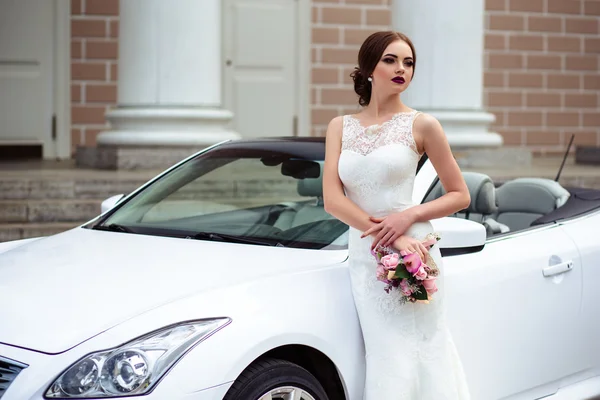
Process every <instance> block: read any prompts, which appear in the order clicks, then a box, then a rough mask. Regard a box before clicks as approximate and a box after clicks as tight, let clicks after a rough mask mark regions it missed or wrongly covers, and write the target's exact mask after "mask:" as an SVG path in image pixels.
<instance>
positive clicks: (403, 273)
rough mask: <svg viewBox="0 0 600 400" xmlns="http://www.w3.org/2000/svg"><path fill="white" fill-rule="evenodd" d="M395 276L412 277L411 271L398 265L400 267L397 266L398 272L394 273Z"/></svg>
mask: <svg viewBox="0 0 600 400" xmlns="http://www.w3.org/2000/svg"><path fill="white" fill-rule="evenodd" d="M394 278H400V279H404V278H406V279H408V278H410V273H409V272H408V271H407V270H406V269H405V268H401V267H400V266H398V268H396V273H394Z"/></svg>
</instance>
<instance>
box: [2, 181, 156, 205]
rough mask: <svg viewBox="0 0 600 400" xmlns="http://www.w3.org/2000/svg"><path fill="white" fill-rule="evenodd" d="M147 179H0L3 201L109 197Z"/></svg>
mask: <svg viewBox="0 0 600 400" xmlns="http://www.w3.org/2000/svg"><path fill="white" fill-rule="evenodd" d="M145 182H146V179H143V178H141V179H72V178H71V179H69V178H65V179H44V178H23V177H10V176H8V177H2V178H0V200H47V199H106V198H108V197H110V196H112V195H115V194H121V193H123V194H125V193H131V192H132V191H133V190H135V189H137V188H138V187H140V186H141V185H143V184H144V183H145Z"/></svg>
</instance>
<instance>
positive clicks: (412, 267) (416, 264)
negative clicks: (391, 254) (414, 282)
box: [403, 253, 423, 275]
mask: <svg viewBox="0 0 600 400" xmlns="http://www.w3.org/2000/svg"><path fill="white" fill-rule="evenodd" d="M403 260H404V265H405V266H406V270H407V271H408V272H409V273H410V274H411V275H414V274H415V273H416V272H417V271H418V270H419V268H420V267H421V264H422V263H423V262H422V261H421V257H419V255H418V254H417V253H410V254H407V255H405V256H404V258H403Z"/></svg>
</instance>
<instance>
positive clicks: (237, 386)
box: [223, 358, 329, 400]
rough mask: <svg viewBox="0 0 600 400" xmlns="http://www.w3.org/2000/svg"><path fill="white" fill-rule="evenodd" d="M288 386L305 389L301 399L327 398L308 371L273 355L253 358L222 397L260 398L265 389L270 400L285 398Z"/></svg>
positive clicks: (233, 399)
mask: <svg viewBox="0 0 600 400" xmlns="http://www.w3.org/2000/svg"><path fill="white" fill-rule="evenodd" d="M291 390H299V391H301V392H302V393H304V396H303V397H302V400H311V399H314V400H329V398H328V397H327V394H326V393H325V390H324V389H323V386H322V385H321V383H320V382H319V381H318V380H317V378H315V377H314V376H313V375H312V374H311V373H310V372H308V371H307V370H306V369H304V368H302V367H301V366H299V365H297V364H294V363H291V362H289V361H285V360H279V359H275V358H267V359H262V360H259V361H256V362H254V363H253V364H251V365H250V366H249V367H248V368H246V369H245V370H244V372H242V374H241V375H240V376H239V377H238V379H237V380H236V381H235V382H234V383H233V385H231V387H230V388H229V391H228V392H227V394H225V397H223V400H260V399H261V398H262V397H263V396H265V395H266V394H268V393H271V396H272V399H273V400H278V399H287V398H291V397H290V396H289V393H290V391H291ZM286 393H287V396H286ZM278 396H281V397H278Z"/></svg>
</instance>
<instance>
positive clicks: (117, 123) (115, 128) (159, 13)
mask: <svg viewBox="0 0 600 400" xmlns="http://www.w3.org/2000/svg"><path fill="white" fill-rule="evenodd" d="M119 4H120V22H119V24H120V26H119V64H118V101H117V102H118V105H117V107H116V108H115V109H113V110H111V111H110V112H108V113H107V115H106V118H107V119H108V120H109V121H110V124H111V129H110V130H109V131H106V132H102V133H101V134H100V135H99V136H98V144H99V145H101V146H102V145H116V146H140V147H147V146H205V145H210V144H214V143H216V142H219V141H222V140H225V139H232V138H238V137H239V135H237V134H236V133H234V132H232V131H230V130H229V128H228V123H229V121H230V120H231V117H232V113H231V112H230V111H227V110H224V109H223V108H221V105H222V99H221V67H222V66H221V63H222V57H221V47H222V45H221V1H220V0H202V1H198V0H177V1H164V0H126V1H121V2H120V3H119Z"/></svg>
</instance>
